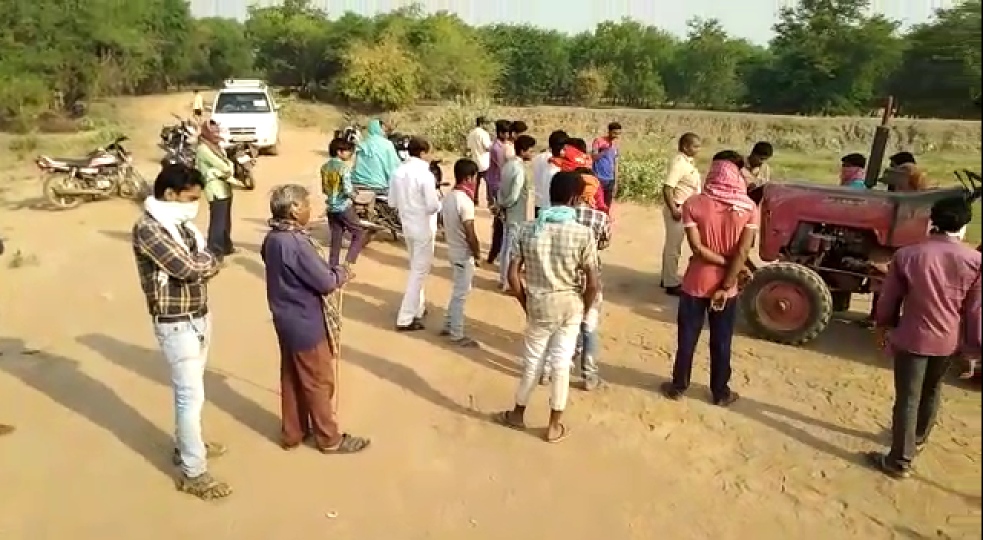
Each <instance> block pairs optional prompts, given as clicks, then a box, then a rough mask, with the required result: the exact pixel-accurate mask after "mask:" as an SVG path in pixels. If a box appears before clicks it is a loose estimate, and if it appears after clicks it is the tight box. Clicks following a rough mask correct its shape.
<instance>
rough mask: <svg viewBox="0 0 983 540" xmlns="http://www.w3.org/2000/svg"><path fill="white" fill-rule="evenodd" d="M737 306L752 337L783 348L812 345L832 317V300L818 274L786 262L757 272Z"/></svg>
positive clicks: (764, 267) (762, 268) (768, 266)
mask: <svg viewBox="0 0 983 540" xmlns="http://www.w3.org/2000/svg"><path fill="white" fill-rule="evenodd" d="M740 302H741V311H742V312H743V314H744V318H745V319H746V320H747V322H748V324H749V325H750V326H751V329H752V331H754V333H755V334H757V335H759V336H761V337H763V338H765V339H767V340H768V341H774V342H776V343H783V344H786V345H801V344H803V343H807V342H809V341H812V340H813V339H814V338H815V337H816V336H818V335H819V334H820V333H821V332H822V331H823V330H825V329H826V326H828V325H829V321H830V318H831V317H832V315H833V297H832V295H831V294H830V291H829V287H827V286H826V283H825V282H824V281H823V279H822V278H821V277H820V276H819V274H817V273H816V272H814V271H812V270H810V269H809V268H807V267H805V266H802V265H801V264H796V263H790V262H779V263H774V264H769V265H767V266H763V267H761V268H759V269H758V270H757V271H756V272H755V273H754V277H753V278H752V280H751V282H750V283H749V284H748V285H747V287H745V288H744V291H743V292H742V293H741V299H740Z"/></svg>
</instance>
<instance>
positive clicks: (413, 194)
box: [389, 156, 440, 239]
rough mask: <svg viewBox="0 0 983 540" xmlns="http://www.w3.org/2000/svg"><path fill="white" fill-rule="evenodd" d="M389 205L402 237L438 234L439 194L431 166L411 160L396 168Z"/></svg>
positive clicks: (423, 237) (430, 236) (423, 236)
mask: <svg viewBox="0 0 983 540" xmlns="http://www.w3.org/2000/svg"><path fill="white" fill-rule="evenodd" d="M389 205H390V206H392V207H394V208H396V210H397V211H398V212H399V220H400V221H401V222H402V224H403V236H405V237H407V238H417V239H433V238H434V235H436V234H437V213H438V212H440V194H438V193H437V179H436V178H434V175H433V173H432V172H430V164H429V163H427V162H426V161H423V160H422V159H420V158H417V157H412V156H411V157H410V158H409V159H407V160H406V161H405V162H403V163H402V164H400V165H399V167H396V170H395V171H394V172H393V176H392V179H391V181H390V182H389Z"/></svg>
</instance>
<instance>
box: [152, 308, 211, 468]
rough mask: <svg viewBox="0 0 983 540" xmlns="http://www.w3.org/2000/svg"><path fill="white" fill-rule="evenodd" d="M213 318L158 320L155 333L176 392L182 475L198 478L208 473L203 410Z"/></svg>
mask: <svg viewBox="0 0 983 540" xmlns="http://www.w3.org/2000/svg"><path fill="white" fill-rule="evenodd" d="M211 326H212V325H211V318H210V317H209V316H208V315H205V316H204V317H200V318H191V317H188V319H187V320H186V321H179V322H157V321H154V334H155V335H156V336H157V342H158V343H159V344H160V350H161V352H162V353H164V358H165V359H166V360H167V364H168V365H169V366H170V368H171V388H172V389H173V391H174V426H175V429H174V438H175V440H176V442H177V449H178V453H180V455H181V472H182V473H184V475H185V476H187V477H189V478H195V477H197V476H200V475H202V474H204V473H205V472H206V471H207V470H208V463H207V462H206V451H205V440H204V439H203V438H202V435H201V411H202V409H203V408H204V406H205V360H206V358H207V357H208V346H209V344H210V342H211V332H212V328H211Z"/></svg>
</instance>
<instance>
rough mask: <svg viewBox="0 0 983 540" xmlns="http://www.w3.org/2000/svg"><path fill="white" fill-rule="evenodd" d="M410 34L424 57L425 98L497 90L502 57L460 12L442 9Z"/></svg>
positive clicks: (422, 85)
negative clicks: (490, 49) (499, 60)
mask: <svg viewBox="0 0 983 540" xmlns="http://www.w3.org/2000/svg"><path fill="white" fill-rule="evenodd" d="M409 37H410V41H411V43H410V46H411V47H413V49H414V52H415V53H416V54H415V55H416V57H417V58H419V59H420V64H421V72H420V84H421V91H422V93H423V96H424V97H426V98H430V99H439V98H447V97H455V96H468V97H473V96H480V95H488V94H491V93H493V92H494V90H495V85H496V83H497V80H498V76H499V74H500V73H501V66H500V65H499V63H498V59H497V58H495V56H493V55H492V54H491V53H490V52H488V49H486V48H485V46H484V43H482V41H481V39H480V38H479V37H478V35H477V34H476V33H475V32H474V30H473V29H472V28H470V27H469V26H468V25H466V24H464V21H462V20H461V19H460V18H458V17H457V16H456V15H450V14H448V13H444V12H441V13H437V14H435V15H431V16H429V17H426V18H423V19H420V20H419V21H418V22H417V23H416V25H415V26H414V28H413V30H412V31H411V32H410V35H409Z"/></svg>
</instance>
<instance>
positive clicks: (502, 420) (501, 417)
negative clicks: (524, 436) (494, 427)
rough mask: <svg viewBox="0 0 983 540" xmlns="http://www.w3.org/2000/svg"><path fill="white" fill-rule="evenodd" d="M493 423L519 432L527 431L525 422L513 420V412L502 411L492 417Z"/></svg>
mask: <svg viewBox="0 0 983 540" xmlns="http://www.w3.org/2000/svg"><path fill="white" fill-rule="evenodd" d="M492 421H493V422H495V423H496V424H499V425H501V426H505V427H507V428H511V429H514V430H517V431H522V430H524V429H526V423H525V422H515V421H513V420H512V411H501V412H497V413H495V414H493V415H492Z"/></svg>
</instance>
